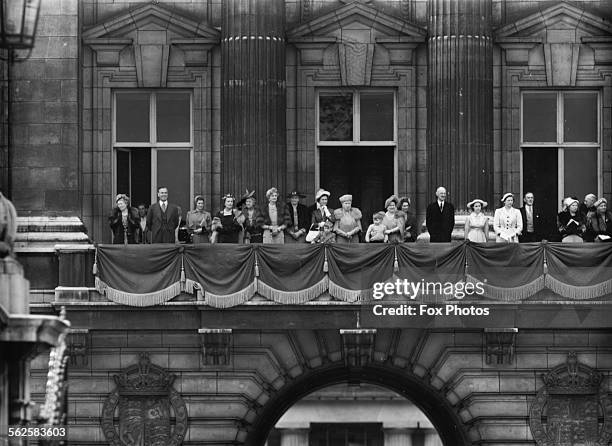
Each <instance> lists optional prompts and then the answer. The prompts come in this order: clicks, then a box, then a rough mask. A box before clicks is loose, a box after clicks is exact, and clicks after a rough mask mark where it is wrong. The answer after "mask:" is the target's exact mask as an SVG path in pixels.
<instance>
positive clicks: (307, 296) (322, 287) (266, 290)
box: [257, 275, 329, 305]
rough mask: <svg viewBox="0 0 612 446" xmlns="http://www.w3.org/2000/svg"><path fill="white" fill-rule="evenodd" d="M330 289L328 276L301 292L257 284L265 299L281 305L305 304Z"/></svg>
mask: <svg viewBox="0 0 612 446" xmlns="http://www.w3.org/2000/svg"><path fill="white" fill-rule="evenodd" d="M328 287H329V278H328V277H327V275H326V276H325V277H323V279H321V280H320V281H319V282H317V283H315V284H314V285H313V286H311V287H308V288H305V289H303V290H299V291H281V290H277V289H275V288H272V287H271V286H270V285H267V284H265V283H263V282H262V281H261V280H260V281H258V283H257V292H258V293H259V294H261V295H262V296H263V297H265V298H267V299H270V300H272V301H274V302H277V303H279V304H285V305H297V304H303V303H304V302H309V301H311V300H314V299H316V298H317V297H319V296H320V295H321V294H323V293H325V291H327V289H328Z"/></svg>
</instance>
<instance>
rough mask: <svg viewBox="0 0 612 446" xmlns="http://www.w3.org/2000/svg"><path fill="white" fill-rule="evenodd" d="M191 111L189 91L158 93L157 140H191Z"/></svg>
mask: <svg viewBox="0 0 612 446" xmlns="http://www.w3.org/2000/svg"><path fill="white" fill-rule="evenodd" d="M190 112H191V102H190V95H189V93H157V141H159V142H189V141H190V139H191V138H190V135H191V113H190Z"/></svg>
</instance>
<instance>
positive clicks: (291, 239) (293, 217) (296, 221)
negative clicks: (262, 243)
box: [285, 191, 310, 243]
mask: <svg viewBox="0 0 612 446" xmlns="http://www.w3.org/2000/svg"><path fill="white" fill-rule="evenodd" d="M287 198H289V203H287V205H286V206H285V213H286V214H287V215H288V216H289V221H288V223H287V229H285V243H304V242H305V241H306V234H307V233H308V228H309V226H310V213H309V212H308V208H307V207H306V206H304V205H303V204H302V203H300V198H306V196H305V195H302V194H301V193H299V192H298V191H293V192H291V193H290V194H289V195H287Z"/></svg>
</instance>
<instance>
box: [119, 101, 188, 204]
mask: <svg viewBox="0 0 612 446" xmlns="http://www.w3.org/2000/svg"><path fill="white" fill-rule="evenodd" d="M191 109H192V107H191V93H190V92H187V91H174V90H172V91H170V90H165V91H142V90H138V91H116V92H115V93H114V115H113V116H114V125H113V147H114V155H115V158H114V159H115V169H114V178H115V192H116V193H126V194H128V195H129V196H130V197H131V199H132V204H133V205H134V206H136V205H137V204H139V203H145V204H147V205H148V204H149V203H151V202H153V201H155V200H156V196H157V188H158V187H161V186H166V187H167V188H168V190H169V193H170V201H171V202H173V203H175V204H177V205H179V206H180V207H181V209H182V210H183V214H185V213H186V211H187V210H189V207H190V203H191V199H190V197H191V196H192V192H193V191H192V188H193V187H192V177H193V175H192V172H193V169H192V166H193V132H192V117H191Z"/></svg>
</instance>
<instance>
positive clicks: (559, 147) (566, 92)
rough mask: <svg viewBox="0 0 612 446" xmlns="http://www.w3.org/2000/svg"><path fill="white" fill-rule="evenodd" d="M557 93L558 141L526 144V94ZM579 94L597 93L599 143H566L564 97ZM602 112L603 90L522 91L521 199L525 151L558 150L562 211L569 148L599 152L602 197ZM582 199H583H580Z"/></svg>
mask: <svg viewBox="0 0 612 446" xmlns="http://www.w3.org/2000/svg"><path fill="white" fill-rule="evenodd" d="M550 93H555V94H556V95H557V120H556V122H557V141H556V142H526V141H524V134H523V131H524V127H523V111H524V105H523V104H524V97H525V94H529V95H534V94H536V95H537V94H550ZM577 93H595V94H596V95H597V142H565V141H564V140H563V138H564V134H563V133H564V125H563V124H564V112H565V110H564V107H563V97H564V95H571V94H577ZM601 119H602V110H601V90H597V89H575V90H528V89H526V90H523V91H521V106H520V120H521V121H520V137H521V142H520V179H521V197H522V196H523V195H524V194H525V191H524V190H523V189H524V188H523V151H524V150H530V149H541V148H547V147H548V148H551V149H552V148H556V149H557V169H558V171H559V179H558V182H557V204H558V209H559V210H561V204H560V203H561V200H563V199H564V198H565V196H564V195H565V191H564V185H565V150H564V149H567V148H586V149H589V148H590V149H596V150H597V196H600V195H601V189H602V175H601V165H602V159H601V156H602V154H601V141H602V133H603V129H602V125H601V124H602V122H601ZM580 198H581V197H580Z"/></svg>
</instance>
